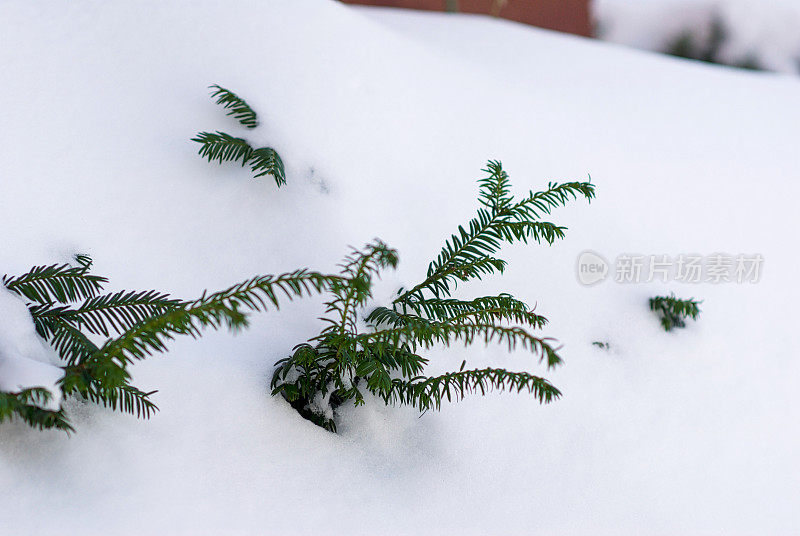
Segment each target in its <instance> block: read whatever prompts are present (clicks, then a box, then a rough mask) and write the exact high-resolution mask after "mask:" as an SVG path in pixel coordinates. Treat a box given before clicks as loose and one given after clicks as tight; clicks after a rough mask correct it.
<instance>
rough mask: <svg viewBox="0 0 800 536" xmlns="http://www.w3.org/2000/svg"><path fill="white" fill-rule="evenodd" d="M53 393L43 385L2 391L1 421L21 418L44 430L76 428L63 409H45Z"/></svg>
mask: <svg viewBox="0 0 800 536" xmlns="http://www.w3.org/2000/svg"><path fill="white" fill-rule="evenodd" d="M52 397H53V395H52V393H51V392H50V391H48V390H47V389H44V388H42V387H32V388H30V389H22V390H21V391H18V392H15V393H6V392H3V391H0V423H2V422H3V421H6V420H9V421H10V420H13V419H14V418H15V417H16V418H19V419H20V420H22V421H23V422H25V423H27V424H28V425H29V426H32V427H34V428H38V429H39V430H44V429H46V428H55V429H57V430H63V431H64V432H67V433H69V432H72V431H73V430H74V429H73V428H72V426H71V425H70V423H69V421H68V420H67V417H66V415H65V414H64V410H63V409H59V410H58V411H53V410H49V409H45V408H44V407H42V406H46V405H47V404H48V403H49V402H50V400H51V399H52Z"/></svg>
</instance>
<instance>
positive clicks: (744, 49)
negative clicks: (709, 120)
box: [592, 0, 800, 74]
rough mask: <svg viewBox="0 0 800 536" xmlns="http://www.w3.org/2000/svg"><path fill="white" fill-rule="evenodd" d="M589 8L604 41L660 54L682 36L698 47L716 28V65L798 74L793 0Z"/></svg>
mask: <svg viewBox="0 0 800 536" xmlns="http://www.w3.org/2000/svg"><path fill="white" fill-rule="evenodd" d="M592 9H593V13H594V18H595V24H596V32H597V34H598V36H599V37H600V38H602V39H605V40H607V41H611V42H614V43H620V44H625V45H629V46H634V47H637V48H643V49H646V50H653V51H658V52H665V51H668V50H669V49H671V48H672V46H674V44H675V43H676V41H677V40H679V39H681V38H682V37H690V38H691V39H692V40H693V41H694V43H695V46H698V45H701V46H702V45H703V43H706V42H707V41H708V39H709V38H710V33H711V32H712V31H713V30H712V29H711V28H712V25H714V24H719V25H720V27H721V28H722V30H723V32H724V36H723V40H722V43H721V46H720V50H719V51H718V52H717V53H716V54H715V55H716V56H717V58H716V60H717V61H720V62H722V63H727V64H737V63H740V62H742V61H743V60H750V61H755V62H756V63H757V65H758V66H759V67H760V68H762V69H767V70H772V71H778V72H784V73H795V74H800V1H798V0H593V2H592Z"/></svg>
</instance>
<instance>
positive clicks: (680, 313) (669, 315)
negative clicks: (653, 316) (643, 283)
mask: <svg viewBox="0 0 800 536" xmlns="http://www.w3.org/2000/svg"><path fill="white" fill-rule="evenodd" d="M701 303H702V302H698V301H696V300H695V299H694V298H689V299H688V300H680V299H678V298H676V297H675V294H670V295H669V296H656V297H654V298H650V310H651V311H655V312H656V313H657V314H658V316H659V317H660V318H661V326H663V328H664V331H671V330H672V329H673V328H683V327H686V319H687V318H691V319H692V320H697V317H698V316H699V315H700V304H701Z"/></svg>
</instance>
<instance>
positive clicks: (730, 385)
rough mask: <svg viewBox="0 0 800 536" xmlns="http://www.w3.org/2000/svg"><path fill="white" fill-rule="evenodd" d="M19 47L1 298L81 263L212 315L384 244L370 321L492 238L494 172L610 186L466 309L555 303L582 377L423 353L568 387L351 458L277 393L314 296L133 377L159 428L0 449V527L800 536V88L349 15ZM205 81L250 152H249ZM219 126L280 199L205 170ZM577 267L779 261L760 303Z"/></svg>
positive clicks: (101, 29)
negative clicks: (663, 300) (683, 310)
mask: <svg viewBox="0 0 800 536" xmlns="http://www.w3.org/2000/svg"><path fill="white" fill-rule="evenodd" d="M0 36H2V37H0V66H2V71H3V73H4V74H5V76H4V83H3V84H2V86H0V97H2V102H3V103H4V104H3V105H2V106H0V124H2V125H3V128H2V129H0V147H3V152H2V158H0V188H2V193H1V195H0V229H2V230H3V231H2V234H1V235H0V266H2V267H3V269H4V270H5V271H6V272H7V273H10V274H17V273H22V272H24V271H25V270H27V269H28V268H30V267H31V266H32V265H34V264H45V263H55V262H64V261H65V260H66V259H68V258H69V256H70V255H71V254H73V253H76V252H78V251H80V252H88V253H90V254H91V255H92V256H93V258H94V260H95V265H94V266H95V271H96V272H97V273H98V274H100V275H106V276H109V277H110V279H111V285H109V287H108V289H107V290H109V291H115V290H119V289H150V288H154V289H157V290H161V291H167V292H170V293H173V294H174V295H176V296H179V297H184V298H192V297H196V296H198V295H199V294H200V293H201V292H202V291H203V290H204V289H206V288H208V289H212V290H215V289H219V288H222V287H225V286H227V285H229V284H232V283H234V282H237V281H239V280H243V279H245V278H248V277H250V276H252V275H255V274H260V273H277V272H283V271H287V270H292V269H295V268H299V267H305V266H308V267H310V268H313V269H318V270H334V269H335V265H336V263H337V262H338V261H339V260H340V259H341V257H343V256H344V255H345V253H346V246H347V245H348V244H352V245H356V246H359V245H361V244H363V243H365V242H366V241H368V240H370V239H372V238H373V237H375V236H377V237H380V238H382V239H383V240H385V241H386V242H387V243H389V244H390V245H392V246H394V247H396V248H398V249H399V252H400V261H401V262H400V266H399V267H398V270H397V271H396V272H386V273H385V274H384V278H383V280H382V283H381V287H380V288H379V289H378V291H377V292H376V297H377V299H378V301H380V299H381V297H385V296H387V295H389V293H390V292H391V291H392V290H394V289H396V288H397V286H399V285H404V284H407V283H409V282H414V281H416V280H417V279H418V278H419V277H420V276H421V275H422V274H424V271H425V268H426V266H427V262H428V261H429V260H430V259H431V258H433V257H434V256H435V255H436V254H437V253H438V250H439V248H440V247H441V245H442V243H443V241H444V239H445V238H446V237H447V236H449V233H450V232H452V231H454V230H455V228H456V226H457V225H458V224H461V223H463V222H465V221H466V220H467V219H468V218H469V217H470V216H471V215H472V214H473V212H474V210H475V206H476V201H475V199H476V183H475V180H476V179H477V178H478V177H480V176H481V174H480V172H479V169H480V168H481V167H483V165H484V164H485V161H486V160H487V159H489V158H497V159H500V160H502V162H503V164H504V167H505V168H506V169H507V170H508V171H509V173H510V175H511V178H512V180H513V182H514V185H515V189H516V191H517V192H519V193H523V192H525V191H527V190H528V189H531V188H533V189H539V188H542V187H544V186H546V183H547V181H548V180H559V181H562V180H575V179H583V178H585V177H586V176H587V174H588V173H591V176H592V179H593V182H594V183H595V184H597V188H598V198H597V200H596V201H594V202H593V203H592V204H591V205H590V206H587V205H586V204H585V203H581V202H578V203H575V204H573V205H572V206H570V207H568V208H566V209H564V210H560V211H558V212H557V214H555V215H554V219H555V220H556V221H557V222H559V223H562V224H564V225H567V226H568V227H569V231H568V233H567V238H566V240H565V241H563V242H561V243H559V244H557V245H555V246H553V247H550V248H548V247H543V246H528V247H514V248H510V249H508V250H507V251H505V255H506V258H507V259H508V260H509V261H510V268H509V270H507V272H506V274H505V275H504V276H503V277H502V278H492V279H489V280H486V281H484V282H482V283H476V284H474V285H469V286H465V287H464V288H462V289H460V292H461V293H463V295H464V296H470V295H484V294H489V293H493V292H499V291H508V292H511V293H512V294H514V295H515V296H517V297H519V298H521V299H524V300H526V301H529V302H535V303H537V306H538V308H537V312H540V313H542V314H544V315H546V316H547V317H548V318H549V319H550V321H551V322H550V324H549V325H548V327H547V329H546V330H545V331H544V334H546V335H550V336H554V337H557V338H558V339H559V340H560V341H561V342H562V343H563V345H564V349H563V352H562V355H563V357H564V359H565V362H566V364H565V366H564V367H563V368H561V369H559V370H557V371H555V372H554V373H546V372H545V371H544V370H543V369H542V367H540V366H537V365H536V363H534V362H532V360H531V357H530V355H528V354H525V353H522V352H517V353H511V354H509V353H507V352H506V351H505V349H504V348H496V347H490V348H483V347H480V346H476V347H474V348H470V349H469V350H463V349H453V350H452V351H435V352H431V355H430V357H431V366H430V369H429V371H430V372H431V373H436V372H440V371H444V370H452V369H456V368H458V367H459V366H460V364H461V361H462V360H463V359H467V362H468V364H469V365H472V366H481V365H485V364H492V365H494V366H502V367H508V368H514V369H527V370H531V371H534V372H537V373H541V374H545V375H546V376H547V377H549V378H551V379H552V381H553V383H554V384H555V385H557V386H558V387H559V388H560V389H562V390H563V392H564V397H563V398H562V399H561V400H559V401H557V402H555V403H553V404H551V405H549V406H540V405H539V404H538V403H536V402H535V401H534V400H532V399H531V398H530V397H526V396H524V395H519V396H517V395H511V394H494V395H490V396H488V397H486V398H470V399H468V400H466V401H464V402H462V403H459V404H452V405H448V406H446V407H445V408H444V409H443V410H442V411H441V412H439V413H433V412H429V413H427V414H425V415H424V416H423V417H422V418H419V415H418V413H417V412H415V411H413V410H410V409H408V408H387V407H385V406H382V405H381V404H380V403H377V402H375V401H369V402H368V404H367V405H366V406H365V407H361V408H353V407H347V406H345V407H343V408H342V414H341V417H342V424H341V426H340V434H337V435H334V434H330V433H328V432H325V431H324V430H322V429H320V428H318V427H315V426H314V425H313V424H311V423H309V422H307V421H305V420H303V419H301V418H300V417H299V416H298V415H297V413H296V412H294V410H292V409H291V408H290V407H289V406H288V405H287V404H286V403H285V402H283V401H282V400H280V399H274V398H271V397H270V396H269V394H268V389H267V383H268V378H269V375H270V373H271V370H272V365H273V363H274V362H275V361H276V360H277V359H279V358H281V357H284V356H285V355H287V353H288V352H290V351H291V349H292V347H293V346H294V345H296V344H298V343H300V342H304V341H306V340H308V338H310V337H312V336H313V335H315V334H316V333H317V332H318V330H319V329H320V327H321V323H320V321H319V320H317V317H319V316H320V314H321V313H322V307H321V303H322V300H323V298H313V299H307V300H303V301H298V302H296V303H291V304H287V305H286V306H284V307H282V308H281V310H280V312H274V311H273V312H269V313H265V314H262V315H259V316H258V317H255V318H254V319H253V322H252V327H251V329H250V330H248V331H247V332H245V333H242V334H240V335H238V336H232V335H230V334H227V333H209V334H207V335H206V336H205V337H204V338H203V339H202V340H200V341H192V340H186V339H181V340H178V341H175V343H174V344H171V351H170V352H169V353H168V354H166V355H164V356H156V357H153V358H151V359H149V360H147V361H144V362H142V363H141V364H139V365H137V366H136V367H135V369H134V370H133V372H134V376H135V384H136V385H137V386H138V387H140V388H142V389H147V390H150V389H158V391H159V392H158V393H157V395H155V401H156V402H157V404H158V405H159V407H160V408H161V411H160V412H159V413H158V414H157V415H156V416H155V417H154V418H152V419H151V420H149V421H139V420H136V419H135V418H133V417H131V416H127V415H123V414H120V413H114V412H111V411H109V410H105V409H103V408H98V407H95V406H92V405H86V404H81V403H78V402H75V401H72V402H69V403H68V411H69V413H70V415H72V416H73V421H74V424H75V426H76V428H77V433H76V434H74V435H72V436H71V437H67V436H66V435H64V434H63V433H59V432H45V433H42V432H39V431H35V430H30V429H28V428H27V427H25V426H24V425H22V424H19V423H13V424H4V425H3V426H2V427H0V490H3V491H2V492H0V499H2V504H3V506H4V507H3V510H2V512H0V533H2V534H27V533H32V532H37V533H41V534H57V533H58V534H63V533H74V532H78V531H81V532H82V533H85V534H215V535H216V534H278V533H291V534H341V533H344V532H350V533H354V534H376V533H380V534H410V533H422V534H459V535H463V534H467V535H468V534H487V533H500V534H531V533H537V534H538V533H541V534H592V535H597V534H615V535H616V534H688V533H691V534H793V533H796V532H797V531H798V529H799V528H800V525H799V522H798V519H797V515H796V505H797V504H798V500H800V486H798V479H797V475H798V474H800V461H798V456H797V452H798V451H799V450H798V449H800V432H798V430H797V428H796V426H795V423H796V422H797V420H798V417H800V409H798V408H800V404H799V402H800V395H799V394H798V391H797V389H796V386H795V382H796V379H797V378H798V374H800V364H798V362H797V359H796V356H797V355H798V353H800V352H799V351H800V344H799V343H798V339H797V337H796V334H795V331H796V330H795V326H794V321H793V311H794V309H795V303H797V298H798V293H799V291H798V286H797V284H796V276H795V274H796V266H797V263H798V260H800V255H798V253H797V250H796V247H795V246H794V244H795V243H796V240H795V238H794V229H795V228H796V208H795V206H794V205H795V200H796V199H797V197H798V194H800V182H798V171H797V170H798V169H800V166H798V163H800V162H798V153H797V150H796V140H797V137H798V133H799V132H798V130H800V81H798V80H797V79H795V78H793V77H787V76H780V75H775V74H763V73H740V72H736V71H733V70H730V69H724V68H719V67H715V66H706V65H700V64H696V63H692V62H685V61H680V60H677V59H674V58H667V57H660V56H654V55H650V54H644V53H641V52H637V51H633V50H628V49H624V48H621V47H617V46H614V45H610V44H606V43H600V42H596V41H591V40H586V39H580V38H575V37H570V36H563V35H557V34H554V33H551V32H547V31H543V30H537V29H533V28H528V27H524V26H521V25H517V24H513V23H509V22H504V21H499V20H491V19H487V18H483V17H478V16H466V15H465V16H448V15H445V14H431V13H426V14H423V13H407V12H400V11H393V10H385V9H367V8H351V7H347V6H343V5H341V4H338V3H336V2H332V1H327V0H284V1H280V0H271V1H263V0H262V1H258V2H257V1H255V0H252V1H247V0H235V1H231V2H224V3H223V2H211V1H198V0H194V1H192V2H189V1H188V0H185V1H176V2H171V3H149V4H142V3H127V2H118V3H113V4H111V3H97V2H90V1H83V0H81V1H74V2H70V3H63V2H38V3H22V2H18V3H8V2H7V3H4V4H3V5H2V7H0ZM213 83H219V84H221V85H222V86H224V87H228V88H230V89H232V90H233V91H235V92H237V93H238V94H240V95H241V96H243V97H244V98H245V99H247V100H248V102H250V104H251V105H252V106H253V107H254V109H255V110H256V111H257V112H259V115H260V120H261V126H259V127H258V128H257V129H255V130H254V131H252V132H250V131H247V132H245V131H243V130H239V129H237V127H236V125H235V123H234V122H233V120H231V119H230V118H227V117H225V116H224V115H223V113H222V112H221V111H220V110H219V109H218V108H217V107H216V106H215V105H214V104H213V102H212V101H211V100H210V99H209V98H208V93H207V91H206V89H205V88H206V87H207V86H208V85H210V84H213ZM217 129H219V130H224V131H226V132H229V133H231V134H236V135H239V134H241V135H244V136H245V137H248V138H249V139H251V140H252V141H253V143H254V144H255V145H257V146H261V145H269V146H272V147H274V148H275V149H277V150H278V151H279V152H280V154H281V156H282V158H283V160H284V162H285V163H286V166H287V180H288V184H287V185H286V186H285V187H284V188H281V189H280V190H278V189H276V187H275V184H274V182H273V181H271V180H261V181H257V180H252V179H250V178H249V175H248V173H247V170H246V169H242V168H241V167H238V166H234V165H231V166H217V165H210V164H208V163H207V162H205V161H202V160H201V159H200V158H199V157H198V156H197V155H196V154H195V153H196V147H195V145H196V144H193V143H192V142H190V141H189V138H191V137H192V136H193V135H194V134H195V133H196V132H198V131H200V130H217ZM585 250H593V251H597V252H598V253H600V254H602V255H604V256H605V257H606V258H610V259H613V258H614V257H615V256H616V255H618V254H622V253H643V254H662V253H666V254H671V255H677V254H680V253H695V252H699V253H703V254H712V253H715V252H717V251H724V252H729V253H732V254H735V253H739V252H742V253H760V254H762V255H763V256H764V258H765V265H764V273H763V277H762V280H761V281H760V282H759V283H757V284H742V285H738V284H720V285H710V284H701V285H681V284H678V283H668V284H664V283H649V284H638V285H622V284H617V283H614V282H610V281H609V282H605V283H602V284H598V285H595V286H592V287H584V286H581V285H580V284H579V283H578V281H577V279H576V277H575V261H576V259H577V257H578V255H579V253H580V252H582V251H585ZM670 291H674V292H675V293H676V294H677V295H679V296H687V297H688V296H695V297H697V298H699V299H703V300H704V302H703V307H702V308H703V312H702V314H701V316H700V319H699V320H698V321H697V322H692V323H690V325H689V326H688V327H687V328H686V329H684V330H680V331H678V332H674V333H664V332H663V330H661V328H660V326H659V323H658V319H657V318H656V317H655V316H654V315H653V314H652V313H650V312H649V311H648V310H647V298H649V297H650V296H653V295H655V294H668V293H669V292H670ZM7 310H8V306H7V305H3V306H2V309H1V310H0V311H2V312H0V315H1V316H0V318H1V319H2V320H3V322H5V319H6V315H7V314H8V313H7ZM4 340H5V339H4ZM593 341H607V342H609V343H610V345H611V348H610V350H609V351H604V350H601V349H599V348H597V347H595V346H592V344H591V343H592V342H593ZM3 344H8V342H7V341H6V342H4V343H3Z"/></svg>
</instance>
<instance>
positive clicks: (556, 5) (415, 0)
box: [341, 0, 591, 36]
mask: <svg viewBox="0 0 800 536" xmlns="http://www.w3.org/2000/svg"><path fill="white" fill-rule="evenodd" d="M341 1H342V2H344V3H346V4H362V5H366V6H389V7H405V8H412V9H426V10H433V11H444V8H445V0H341ZM492 4H493V1H492V0H458V5H459V10H460V11H462V12H464V13H489V12H490V10H491V7H492ZM500 16H501V17H503V18H506V19H511V20H515V21H519V22H524V23H526V24H532V25H533V26H539V27H541V28H549V29H551V30H559V31H562V32H568V33H573V34H577V35H586V36H588V35H590V32H591V26H590V22H589V0H508V1H507V2H506V5H505V7H503V8H502V9H501V10H500Z"/></svg>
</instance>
